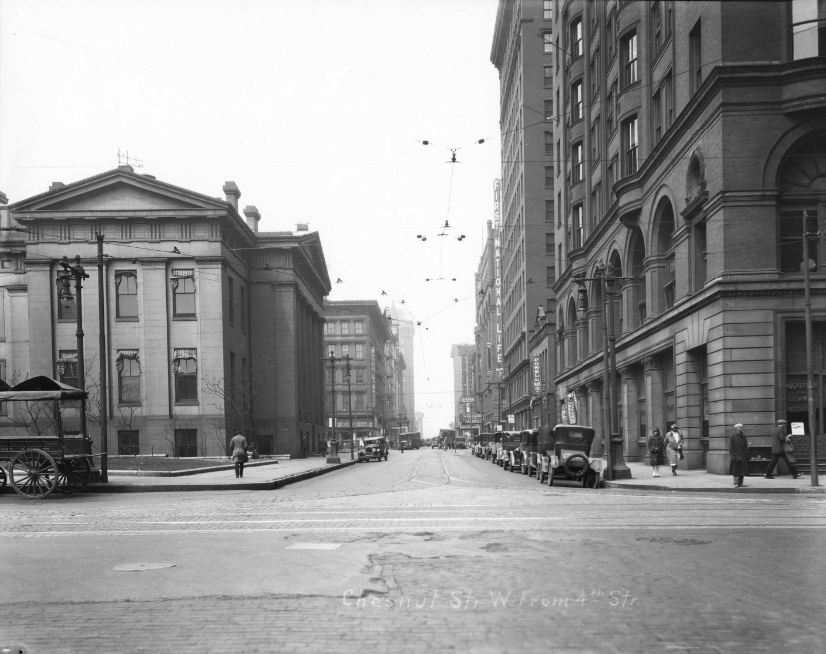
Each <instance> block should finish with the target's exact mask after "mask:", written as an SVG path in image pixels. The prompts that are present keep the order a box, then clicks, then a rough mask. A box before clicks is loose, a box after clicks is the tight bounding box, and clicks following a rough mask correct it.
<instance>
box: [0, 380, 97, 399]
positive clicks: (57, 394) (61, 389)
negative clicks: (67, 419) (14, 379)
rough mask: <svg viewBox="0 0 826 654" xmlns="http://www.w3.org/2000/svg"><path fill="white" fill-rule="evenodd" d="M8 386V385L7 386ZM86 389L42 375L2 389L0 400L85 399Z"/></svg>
mask: <svg viewBox="0 0 826 654" xmlns="http://www.w3.org/2000/svg"><path fill="white" fill-rule="evenodd" d="M6 387H7V388H8V385H7V386H6ZM86 397H87V396H86V391H82V390H80V389H79V388H75V387H74V386H69V385H68V384H64V383H63V382H59V381H57V380H56V379H51V378H50V377H45V376H43V375H40V376H38V377H32V378H31V379H27V380H25V381H22V382H20V383H19V384H15V385H14V386H12V387H11V388H8V390H4V391H0V401H4V400H5V401H9V402H15V401H16V402H32V401H35V400H85V399H86Z"/></svg>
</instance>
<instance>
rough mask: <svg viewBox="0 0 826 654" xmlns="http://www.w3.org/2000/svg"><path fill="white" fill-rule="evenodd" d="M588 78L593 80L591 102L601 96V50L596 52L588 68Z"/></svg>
mask: <svg viewBox="0 0 826 654" xmlns="http://www.w3.org/2000/svg"><path fill="white" fill-rule="evenodd" d="M588 77H590V78H591V98H592V100H591V102H593V98H595V97H597V95H599V50H595V51H594V56H593V57H591V64H590V66H589V67H588Z"/></svg>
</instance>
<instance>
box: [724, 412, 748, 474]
mask: <svg viewBox="0 0 826 654" xmlns="http://www.w3.org/2000/svg"><path fill="white" fill-rule="evenodd" d="M728 452H729V455H730V457H731V463H730V464H729V465H730V466H731V476H732V477H734V487H735V488H742V487H743V477H745V476H746V475H747V474H748V465H749V442H748V441H747V440H746V435H745V434H744V433H743V425H741V424H740V423H739V422H738V423H737V424H736V425H734V433H733V434H732V435H731V438H729V441H728Z"/></svg>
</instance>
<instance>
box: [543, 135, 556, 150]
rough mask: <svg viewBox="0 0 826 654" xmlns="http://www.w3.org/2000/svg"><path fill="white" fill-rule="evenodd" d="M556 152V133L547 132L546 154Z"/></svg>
mask: <svg viewBox="0 0 826 654" xmlns="http://www.w3.org/2000/svg"><path fill="white" fill-rule="evenodd" d="M553 153H554V133H553V132H545V154H553Z"/></svg>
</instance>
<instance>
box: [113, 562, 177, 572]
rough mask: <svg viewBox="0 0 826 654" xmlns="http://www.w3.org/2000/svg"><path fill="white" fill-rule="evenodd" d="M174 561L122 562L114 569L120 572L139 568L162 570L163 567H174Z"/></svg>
mask: <svg viewBox="0 0 826 654" xmlns="http://www.w3.org/2000/svg"><path fill="white" fill-rule="evenodd" d="M174 567H175V564H174V563H121V564H120V565H116V566H115V567H114V568H112V570H118V571H120V572H134V571H139V570H160V569H162V568H174Z"/></svg>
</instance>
